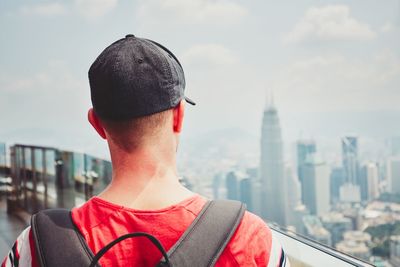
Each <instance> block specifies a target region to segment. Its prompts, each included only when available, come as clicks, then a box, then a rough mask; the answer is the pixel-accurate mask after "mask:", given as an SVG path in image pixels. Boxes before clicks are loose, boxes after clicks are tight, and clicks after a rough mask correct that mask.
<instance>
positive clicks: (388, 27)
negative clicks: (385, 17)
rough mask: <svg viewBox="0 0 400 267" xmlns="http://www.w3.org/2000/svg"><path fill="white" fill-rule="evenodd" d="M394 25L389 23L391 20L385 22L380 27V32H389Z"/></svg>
mask: <svg viewBox="0 0 400 267" xmlns="http://www.w3.org/2000/svg"><path fill="white" fill-rule="evenodd" d="M394 28H395V26H394V25H393V24H392V23H391V22H386V23H385V24H384V25H383V26H382V28H381V32H383V33H389V32H392V31H393V30H394Z"/></svg>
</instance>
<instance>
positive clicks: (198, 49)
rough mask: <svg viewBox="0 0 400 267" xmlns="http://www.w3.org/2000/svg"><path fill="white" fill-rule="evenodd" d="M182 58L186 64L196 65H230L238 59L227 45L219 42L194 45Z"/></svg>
mask: <svg viewBox="0 0 400 267" xmlns="http://www.w3.org/2000/svg"><path fill="white" fill-rule="evenodd" d="M181 60H182V62H183V64H184V65H192V66H196V67H201V66H205V67H207V68H209V67H218V66H229V65H231V64H235V63H237V61H238V58H237V57H236V55H235V54H234V53H233V52H232V51H231V50H230V49H228V48H226V47H225V46H222V45H219V44H201V45H194V46H192V47H190V48H189V49H188V50H186V51H185V52H184V53H183V54H182V56H181Z"/></svg>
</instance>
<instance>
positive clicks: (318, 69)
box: [270, 51, 400, 111]
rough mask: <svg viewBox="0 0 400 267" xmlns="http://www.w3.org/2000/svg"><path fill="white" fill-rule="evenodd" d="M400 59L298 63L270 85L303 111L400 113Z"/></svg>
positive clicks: (324, 58) (323, 58) (314, 59)
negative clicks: (394, 111)
mask: <svg viewBox="0 0 400 267" xmlns="http://www.w3.org/2000/svg"><path fill="white" fill-rule="evenodd" d="M399 77H400V58H399V57H398V56H396V55H395V54H394V53H392V52H390V51H386V52H380V53H379V54H377V55H375V56H374V55H371V58H366V59H363V60H352V59H349V58H348V57H345V56H342V55H338V54H334V55H325V56H316V57H312V58H305V59H299V60H295V61H294V62H292V63H290V64H288V65H287V66H284V67H282V68H281V69H280V70H279V71H278V72H277V75H275V77H273V78H271V81H270V84H272V85H273V88H276V89H277V90H276V91H279V96H280V98H281V100H282V102H284V103H285V106H287V107H288V108H289V107H290V109H291V110H299V111H333V110H371V109H372V110H379V109H391V108H392V109H398V104H397V102H398V101H397V99H398V86H397V85H398V84H399V83H400V78H399Z"/></svg>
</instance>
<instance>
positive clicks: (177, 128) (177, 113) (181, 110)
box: [173, 100, 185, 133]
mask: <svg viewBox="0 0 400 267" xmlns="http://www.w3.org/2000/svg"><path fill="white" fill-rule="evenodd" d="M184 114H185V101H184V100H181V102H179V104H178V105H177V106H176V107H175V108H174V109H173V116H174V128H173V129H174V133H180V132H181V131H182V125H183V117H184Z"/></svg>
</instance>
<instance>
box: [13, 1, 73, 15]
mask: <svg viewBox="0 0 400 267" xmlns="http://www.w3.org/2000/svg"><path fill="white" fill-rule="evenodd" d="M20 13H21V14H23V15H39V16H58V15H64V14H66V13H67V8H66V7H65V6H64V5H63V4H61V3H43V4H37V5H24V6H22V7H21V8H20Z"/></svg>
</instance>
